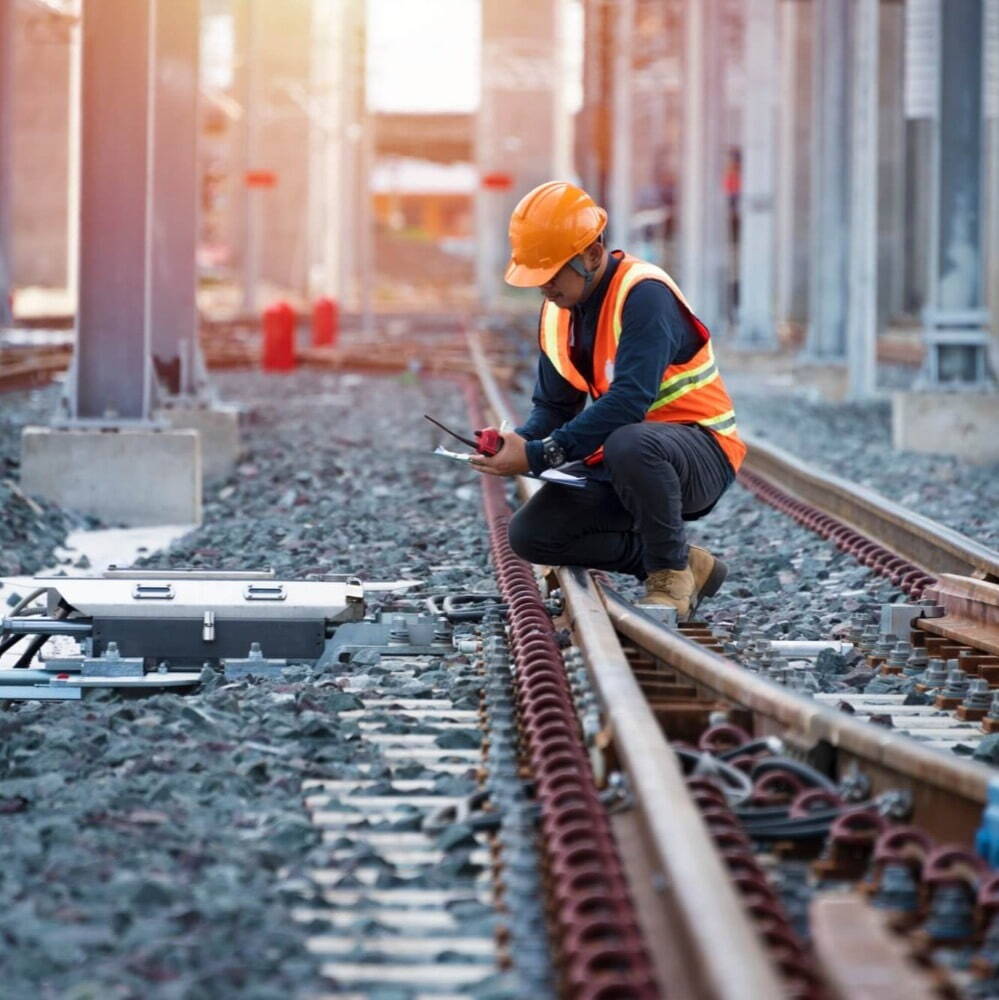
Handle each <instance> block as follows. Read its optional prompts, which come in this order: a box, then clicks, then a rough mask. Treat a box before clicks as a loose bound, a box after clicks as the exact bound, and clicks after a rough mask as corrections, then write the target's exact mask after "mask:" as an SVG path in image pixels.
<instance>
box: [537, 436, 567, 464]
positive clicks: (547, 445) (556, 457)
mask: <svg viewBox="0 0 999 1000" xmlns="http://www.w3.org/2000/svg"><path fill="white" fill-rule="evenodd" d="M541 450H542V453H543V454H544V456H545V462H546V464H547V465H548V468H549V469H554V468H556V467H557V466H559V465H565V451H564V449H563V448H562V445H560V444H559V443H558V442H557V441H555V440H554V439H552V438H550V437H546V438H545V439H544V440H543V441H542V442H541Z"/></svg>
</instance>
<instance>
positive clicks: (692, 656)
mask: <svg viewBox="0 0 999 1000" xmlns="http://www.w3.org/2000/svg"><path fill="white" fill-rule="evenodd" d="M595 586H596V587H597V589H598V591H599V592H600V594H601V595H602V598H603V601H604V603H605V605H606V607H607V610H608V613H609V615H610V619H611V621H612V623H613V625H614V627H615V628H616V629H617V630H618V631H619V632H621V633H622V634H623V635H626V636H627V637H628V638H629V639H631V640H632V641H633V642H634V643H635V644H636V645H637V646H639V647H640V648H641V649H644V650H645V651H646V652H648V653H651V654H652V655H653V656H655V657H657V658H659V659H662V660H663V661H665V662H667V663H669V664H670V665H671V666H672V667H674V668H675V669H676V670H677V671H678V672H680V673H682V674H684V675H685V676H687V677H689V678H690V679H691V680H693V681H694V682H695V683H696V684H698V685H700V686H701V687H703V688H705V689H706V690H709V691H711V692H712V693H714V694H716V695H717V696H718V697H720V698H722V699H725V700H727V701H729V702H732V703H733V704H736V705H742V706H745V707H746V708H749V709H751V710H752V711H754V712H759V713H761V714H762V715H765V716H767V717H768V718H771V719H773V720H775V721H776V722H778V723H780V724H781V725H782V726H784V727H786V728H787V729H789V730H790V731H791V732H792V733H793V734H794V735H796V736H798V737H800V738H804V739H805V740H806V741H809V742H812V743H816V744H817V743H818V742H820V741H825V742H827V743H828V744H830V745H831V746H833V747H836V748H839V749H842V750H844V751H846V752H848V753H849V754H851V755H852V756H855V757H857V758H858V759H861V760H864V761H867V762H869V763H871V764H873V765H877V766H879V767H883V768H886V769H888V770H890V771H892V772H894V773H896V774H898V775H899V776H900V777H904V778H906V779H907V780H909V781H911V782H913V783H917V782H918V783H921V784H924V785H929V786H931V787H933V788H936V789H940V790H943V791H947V792H948V793H951V794H957V795H960V796H962V797H963V798H966V799H967V800H969V801H970V802H973V803H975V804H976V805H984V804H985V801H986V797H987V790H988V785H989V781H990V779H991V778H992V777H993V772H992V770H991V769H990V768H988V767H986V766H985V765H983V764H978V763H976V762H974V761H969V760H965V759H962V758H959V757H952V756H948V755H946V754H943V753H939V752H937V751H935V750H931V749H929V748H927V747H924V746H923V745H922V744H920V743H918V742H917V741H916V740H914V739H911V738H910V737H908V736H904V735H902V734H899V733H893V732H892V731H891V730H888V729H884V728H882V727H880V726H874V725H871V724H868V723H863V722H860V721H858V720H857V719H853V718H851V717H850V716H849V715H846V714H845V713H843V712H839V711H836V710H835V709H832V708H827V707H826V706H824V705H819V704H817V703H815V702H814V701H812V700H811V699H809V698H805V697H802V696H801V695H799V694H796V693H794V692H793V691H788V690H787V689H786V688H782V687H780V686H778V685H777V684H774V683H772V682H771V681H768V680H766V679H764V678H762V677H759V676H757V675H756V674H752V673H750V672H749V671H747V670H745V669H744V668H743V667H741V666H740V665H739V664H738V663H735V662H734V661H732V660H729V659H727V658H726V657H724V656H721V655H719V654H718V653H714V652H712V651H711V650H708V649H705V648H704V647H703V646H700V645H698V644H697V643H695V642H693V641H691V640H690V639H687V638H686V637H685V636H683V635H681V634H679V633H677V632H674V631H672V630H671V629H668V628H666V627H665V626H663V625H661V624H660V623H659V622H657V621H655V620H654V619H653V618H650V617H649V616H648V615H646V614H643V613H642V612H641V610H639V609H638V608H636V607H635V606H634V605H632V604H630V603H629V602H627V601H625V600H624V599H623V598H622V597H621V596H620V595H618V594H616V593H615V592H614V591H613V590H612V589H610V588H608V587H602V586H601V585H600V584H595Z"/></svg>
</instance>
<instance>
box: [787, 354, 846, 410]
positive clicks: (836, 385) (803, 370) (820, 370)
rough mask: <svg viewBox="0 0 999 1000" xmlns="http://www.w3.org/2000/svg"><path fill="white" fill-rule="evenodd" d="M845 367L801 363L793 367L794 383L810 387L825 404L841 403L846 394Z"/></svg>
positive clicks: (840, 365)
mask: <svg viewBox="0 0 999 1000" xmlns="http://www.w3.org/2000/svg"><path fill="white" fill-rule="evenodd" d="M847 376H848V372H847V369H846V365H843V364H837V363H835V362H829V363H828V364H821V363H820V364H816V363H813V362H803V363H800V364H798V365H795V368H794V381H795V385H798V386H810V387H811V388H812V389H813V390H815V392H816V393H818V395H819V396H820V397H821V398H822V399H823V400H824V401H825V402H827V403H842V402H843V400H844V399H846V394H847Z"/></svg>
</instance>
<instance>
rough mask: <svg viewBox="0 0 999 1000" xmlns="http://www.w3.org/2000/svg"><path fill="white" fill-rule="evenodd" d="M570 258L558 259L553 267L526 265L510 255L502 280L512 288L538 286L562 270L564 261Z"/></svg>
mask: <svg viewBox="0 0 999 1000" xmlns="http://www.w3.org/2000/svg"><path fill="white" fill-rule="evenodd" d="M571 259H572V258H571V257H567V258H566V260H563V261H560V262H559V263H558V264H556V265H555V266H554V267H528V266H527V265H526V264H518V263H517V262H516V261H515V260H514V259H513V258H512V257H511V258H510V263H509V264H507V266H506V274H504V275H503V280H504V281H505V282H506V283H507V284H508V285H513V287H514V288H539V287H540V286H541V285H544V284H547V282H549V281H551V280H552V278H554V277H555V275H556V274H558V273H559V271H561V270H562V268H563V267H564V266H565V263H566V261H568V260H571Z"/></svg>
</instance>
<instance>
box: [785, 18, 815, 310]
mask: <svg viewBox="0 0 999 1000" xmlns="http://www.w3.org/2000/svg"><path fill="white" fill-rule="evenodd" d="M812 17H813V8H812V5H811V4H805V3H781V4H780V56H779V58H778V64H779V70H780V88H779V92H780V139H779V143H778V148H779V156H780V165H779V171H778V183H777V318H778V320H782V321H790V322H796V323H804V322H805V320H806V319H807V317H808V265H809V258H810V249H811V248H810V246H809V243H808V239H807V236H806V235H805V234H807V233H808V232H809V228H810V222H811V220H810V216H809V213H810V208H811V206H810V202H809V191H810V183H811V180H810V177H809V167H810V164H811V158H810V156H809V153H810V146H811V141H812V35H813V32H812Z"/></svg>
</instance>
